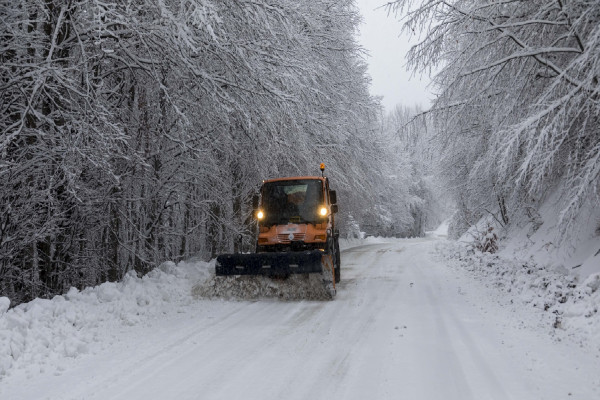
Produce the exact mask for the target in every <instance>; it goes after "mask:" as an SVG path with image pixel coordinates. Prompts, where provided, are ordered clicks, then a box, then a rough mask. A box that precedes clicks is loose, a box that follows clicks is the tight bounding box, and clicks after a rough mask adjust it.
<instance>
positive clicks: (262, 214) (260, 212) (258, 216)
mask: <svg viewBox="0 0 600 400" xmlns="http://www.w3.org/2000/svg"><path fill="white" fill-rule="evenodd" d="M264 218H265V212H264V211H263V210H258V211H257V212H256V219H258V220H259V221H262V220H263V219H264Z"/></svg>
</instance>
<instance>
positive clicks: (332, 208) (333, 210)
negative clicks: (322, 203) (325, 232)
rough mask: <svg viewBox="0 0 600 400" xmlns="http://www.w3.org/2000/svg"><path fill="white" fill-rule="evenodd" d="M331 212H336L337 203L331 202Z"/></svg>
mask: <svg viewBox="0 0 600 400" xmlns="http://www.w3.org/2000/svg"><path fill="white" fill-rule="evenodd" d="M331 212H332V213H333V214H335V213H337V212H338V205H337V204H332V205H331Z"/></svg>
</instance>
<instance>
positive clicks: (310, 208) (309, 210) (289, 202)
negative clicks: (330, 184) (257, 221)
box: [262, 179, 323, 225]
mask: <svg viewBox="0 0 600 400" xmlns="http://www.w3.org/2000/svg"><path fill="white" fill-rule="evenodd" d="M321 204H323V184H322V183H321V181H320V180H317V179H310V180H309V179H301V180H292V181H277V182H267V183H265V184H264V186H263V189H262V209H263V211H264V212H265V219H264V220H263V222H262V223H263V224H264V225H273V224H287V223H302V222H304V223H306V222H316V221H317V220H318V214H317V209H318V206H319V205H321Z"/></svg>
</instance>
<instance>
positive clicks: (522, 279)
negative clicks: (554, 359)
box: [436, 242, 600, 351]
mask: <svg viewBox="0 0 600 400" xmlns="http://www.w3.org/2000/svg"><path fill="white" fill-rule="evenodd" d="M436 248H437V250H438V252H439V253H440V254H441V255H442V256H443V257H444V258H445V259H446V262H447V263H448V264H449V265H451V266H454V267H458V268H461V269H466V270H468V271H470V272H472V273H474V274H475V276H476V277H477V278H478V279H480V280H482V281H484V282H486V283H491V284H492V285H493V286H495V287H496V288H498V289H499V290H501V291H502V292H503V293H504V294H503V298H504V299H508V301H509V302H510V303H511V304H515V305H517V306H518V305H519V304H527V305H530V306H532V307H534V308H535V309H538V310H540V312H541V317H542V319H543V321H544V324H546V326H548V327H551V328H553V334H554V335H555V336H556V337H557V338H559V339H561V338H566V337H570V338H571V339H574V340H575V341H577V342H579V343H580V344H581V345H585V346H590V347H591V348H593V349H595V350H597V351H600V313H599V309H600V290H599V289H600V274H598V273H596V274H592V275H589V276H588V277H587V278H585V279H584V280H583V281H581V282H579V281H578V280H579V278H578V277H577V276H574V275H569V274H566V273H565V272H566V271H561V270H560V269H556V268H555V267H552V266H550V265H546V266H544V265H541V264H534V263H533V262H531V261H529V262H523V261H520V260H519V259H517V258H506V257H502V256H499V255H497V254H490V253H482V252H479V251H477V250H475V249H474V247H473V245H472V244H466V245H465V244H463V243H460V242H441V243H439V244H438V245H437V246H436Z"/></svg>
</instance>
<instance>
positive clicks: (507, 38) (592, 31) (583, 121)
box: [390, 0, 600, 239]
mask: <svg viewBox="0 0 600 400" xmlns="http://www.w3.org/2000/svg"><path fill="white" fill-rule="evenodd" d="M390 7H391V9H393V10H395V11H403V12H405V13H406V14H405V15H406V16H405V28H406V29H408V30H417V31H420V30H422V29H424V30H425V33H424V39H423V40H422V41H421V42H420V43H419V44H418V45H416V46H415V47H413V48H412V50H411V51H410V54H409V63H410V65H411V66H412V67H413V68H414V69H415V70H419V71H422V70H431V69H432V68H433V67H438V68H439V71H440V72H439V73H438V74H437V75H436V77H435V78H434V84H435V85H436V88H437V91H438V92H439V96H438V98H437V99H436V101H435V104H434V106H433V109H432V112H430V113H429V116H430V117H431V118H432V120H433V121H434V123H435V125H436V128H437V130H438V131H439V132H441V133H443V135H444V136H443V137H442V138H440V143H441V145H442V148H443V155H442V157H443V164H444V165H445V168H444V171H446V178H447V180H448V182H449V185H450V189H451V190H452V191H453V193H454V196H455V198H456V201H457V205H458V206H459V208H460V210H459V214H460V215H462V217H461V219H462V221H459V223H460V224H462V226H463V228H464V227H466V226H468V225H469V224H472V223H474V222H475V221H476V220H477V219H478V218H479V217H481V216H482V215H484V214H487V213H491V214H493V215H494V217H495V218H496V221H498V223H499V224H502V225H505V224H507V223H509V222H510V221H511V220H513V219H519V217H521V216H528V217H532V210H533V213H534V214H535V209H537V207H539V204H540V202H541V201H542V200H544V199H545V198H546V196H547V195H548V193H549V192H550V191H551V190H555V189H556V188H557V187H560V189H559V190H560V191H561V192H562V193H563V194H564V195H563V198H562V208H561V209H562V211H561V224H560V226H561V229H560V236H561V237H562V238H563V239H564V238H566V237H568V236H569V234H570V233H571V232H572V231H573V229H574V228H575V225H576V223H575V221H577V219H578V218H579V217H580V215H579V214H580V211H581V209H582V206H583V205H584V204H586V203H587V204H596V205H598V203H599V200H598V196H599V195H600V188H599V186H598V182H599V181H600V179H599V178H600V158H599V157H600V156H599V154H600V133H599V128H598V127H599V124H598V122H599V118H600V117H599V116H600V108H599V107H600V106H599V103H598V93H599V83H598V71H599V69H600V3H599V2H597V1H589V0H533V1H529V0H528V1H519V0H517V1H510V2H504V1H502V2H498V1H485V2H481V1H475V0H454V1H439V0H427V1H424V2H414V1H409V0H407V1H404V0H399V1H395V2H393V3H392V4H390ZM457 215H458V214H457ZM469 217H472V219H470V220H466V219H467V218H469ZM461 230H462V229H461ZM458 233H460V232H458Z"/></svg>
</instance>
